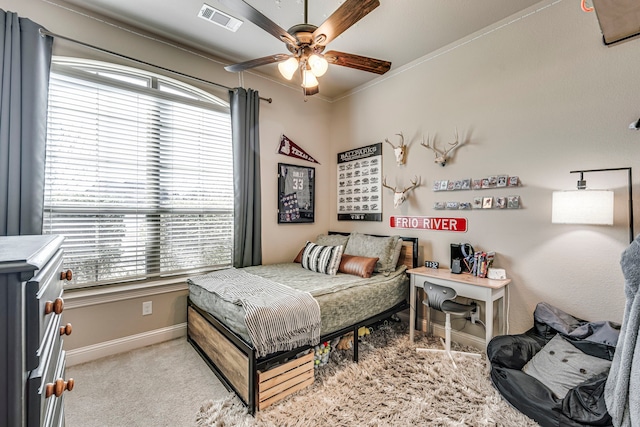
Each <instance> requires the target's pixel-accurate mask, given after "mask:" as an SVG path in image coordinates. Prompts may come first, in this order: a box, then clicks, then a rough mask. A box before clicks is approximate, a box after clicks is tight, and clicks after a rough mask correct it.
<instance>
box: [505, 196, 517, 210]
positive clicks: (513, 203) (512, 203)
mask: <svg viewBox="0 0 640 427" xmlns="http://www.w3.org/2000/svg"><path fill="white" fill-rule="evenodd" d="M507 209H520V196H508V197H507Z"/></svg>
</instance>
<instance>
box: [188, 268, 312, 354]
mask: <svg viewBox="0 0 640 427" xmlns="http://www.w3.org/2000/svg"><path fill="white" fill-rule="evenodd" d="M188 282H189V284H193V285H197V286H199V287H200V288H202V289H206V290H207V291H208V292H211V293H213V294H215V295H217V296H219V297H220V298H222V299H223V300H224V301H226V302H228V303H231V304H234V305H237V306H241V307H242V308H243V309H244V311H245V319H244V322H245V325H246V327H247V330H248V331H249V335H250V336H251V341H252V342H253V344H254V347H255V351H256V355H257V356H258V357H263V356H266V355H267V354H271V353H275V352H278V351H287V350H292V349H294V348H298V347H300V346H303V345H314V344H316V343H317V342H318V341H319V340H320V307H319V306H318V303H317V302H316V300H315V299H313V297H312V296H311V294H309V292H304V291H300V290H297V289H293V288H291V287H289V286H284V285H281V284H279V283H277V282H274V281H273V280H270V279H267V278H264V277H261V276H258V275H255V274H251V273H249V272H248V271H247V270H245V269H236V268H229V269H225V270H218V271H214V272H211V273H208V274H204V275H201V276H196V277H192V278H191V279H189V280H188Z"/></svg>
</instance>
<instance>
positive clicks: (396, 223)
mask: <svg viewBox="0 0 640 427" xmlns="http://www.w3.org/2000/svg"><path fill="white" fill-rule="evenodd" d="M389 222H390V223H391V224H390V225H391V227H393V228H409V229H416V230H437V231H458V232H465V231H467V219H466V218H434V217H429V216H392V217H391V218H389Z"/></svg>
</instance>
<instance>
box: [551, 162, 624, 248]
mask: <svg viewBox="0 0 640 427" xmlns="http://www.w3.org/2000/svg"><path fill="white" fill-rule="evenodd" d="M619 170H626V171H627V172H628V187H629V242H630V243H631V242H633V239H634V237H635V236H634V232H633V188H632V181H631V168H612V169H589V170H578V171H571V172H569V173H579V174H580V180H579V181H578V189H577V190H571V191H554V192H553V200H552V212H551V222H552V223H554V224H597V225H613V191H610V190H588V189H587V183H586V181H585V180H584V174H585V173H588V172H609V171H619Z"/></svg>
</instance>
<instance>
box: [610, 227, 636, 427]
mask: <svg viewBox="0 0 640 427" xmlns="http://www.w3.org/2000/svg"><path fill="white" fill-rule="evenodd" d="M620 265H621V266H622V273H623V274H624V278H625V294H626V297H627V302H626V305H625V309H624V317H623V319H622V327H621V328H620V337H619V338H618V345H617V346H616V352H615V354H614V356H613V362H612V363H611V370H610V371H609V377H608V378H607V384H606V386H605V390H604V393H605V394H604V398H605V403H606V404H607V411H609V414H610V415H611V418H612V420H613V425H614V426H616V427H632V426H633V427H636V426H640V339H638V331H639V330H640V294H639V293H638V287H639V286H640V235H639V236H638V237H636V239H635V240H634V241H633V242H632V243H631V245H630V246H629V247H628V248H627V249H626V250H625V251H624V252H623V253H622V258H621V260H620Z"/></svg>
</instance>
